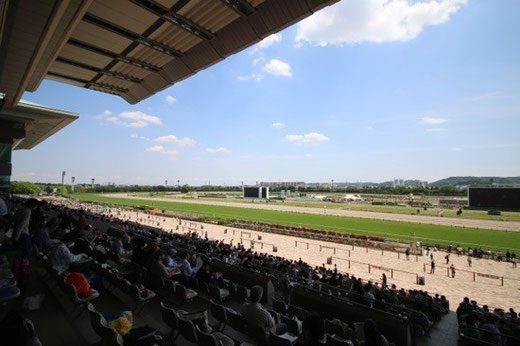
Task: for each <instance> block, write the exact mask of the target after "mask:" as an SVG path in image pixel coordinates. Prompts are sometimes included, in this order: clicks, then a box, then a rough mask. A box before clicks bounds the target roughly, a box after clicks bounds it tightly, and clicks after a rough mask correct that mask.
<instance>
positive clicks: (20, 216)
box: [13, 198, 38, 258]
mask: <svg viewBox="0 0 520 346" xmlns="http://www.w3.org/2000/svg"><path fill="white" fill-rule="evenodd" d="M37 206H38V200H36V199H34V198H31V199H29V200H27V202H25V206H23V207H21V208H20V209H18V210H17V211H16V213H15V215H14V226H13V229H14V232H13V240H14V241H19V242H20V243H21V245H22V258H29V256H30V255H31V253H32V241H31V236H30V233H29V224H30V222H31V213H32V210H33V209H35V208H36V207H37Z"/></svg>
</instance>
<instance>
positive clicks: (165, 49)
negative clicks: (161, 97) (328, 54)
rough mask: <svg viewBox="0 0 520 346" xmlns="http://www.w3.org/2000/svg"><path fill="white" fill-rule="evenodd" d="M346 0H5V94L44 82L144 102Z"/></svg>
mask: <svg viewBox="0 0 520 346" xmlns="http://www.w3.org/2000/svg"><path fill="white" fill-rule="evenodd" d="M337 1H338V0H283V1H281V0H110V1H104V0H68V1H57V0H42V1H32V0H18V1H7V0H0V35H1V37H0V39H1V40H2V41H0V71H1V72H2V73H1V74H0V92H3V93H5V94H6V106H14V105H15V104H16V103H17V102H18V101H19V100H20V98H21V96H22V94H23V92H24V91H26V90H27V91H34V90H36V89H37V88H38V86H39V84H40V83H41V81H42V80H43V78H48V79H53V80H57V81H60V82H64V83H68V84H72V85H76V86H79V87H83V88H87V89H92V90H97V91H101V92H104V93H109V94H114V95H118V96H121V97H122V98H124V99H125V100H126V101H127V102H129V103H132V104H134V103H137V102H139V101H141V100H143V99H145V98H147V97H149V96H151V95H153V94H155V93H156V92H158V91H160V90H162V89H164V88H166V87H169V86H171V85H173V84H175V83H177V82H179V81H181V80H183V79H185V78H187V77H189V76H191V75H193V74H195V73H197V72H198V71H200V70H203V69H205V68H207V67H209V66H211V65H213V64H215V63H217V62H219V61H221V60H222V59H224V58H226V57H228V56H230V55H232V54H234V53H237V52H239V51H241V50H243V49H245V48H247V47H249V46H251V45H252V44H254V43H256V42H258V41H260V40H262V39H263V38H265V37H267V36H269V35H271V34H273V33H275V32H278V31H280V30H282V29H284V28H285V27H287V26H289V25H291V24H293V23H295V22H297V21H299V20H301V19H303V18H305V17H307V16H309V15H311V14H312V13H313V12H315V11H317V10H319V9H321V8H323V7H325V6H328V5H331V4H333V3H335V2H337Z"/></svg>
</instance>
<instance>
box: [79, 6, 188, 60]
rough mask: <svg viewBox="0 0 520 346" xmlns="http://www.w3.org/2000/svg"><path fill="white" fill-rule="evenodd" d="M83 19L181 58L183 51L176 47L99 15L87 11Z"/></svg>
mask: <svg viewBox="0 0 520 346" xmlns="http://www.w3.org/2000/svg"><path fill="white" fill-rule="evenodd" d="M83 20H84V21H86V22H88V23H91V24H94V25H96V26H99V27H101V28H103V29H105V30H108V31H111V32H113V33H115V34H118V35H121V36H123V37H125V38H127V39H129V40H132V41H135V42H137V43H140V44H142V45H145V46H147V47H150V48H152V49H155V50H156V51H158V52H161V53H163V54H166V55H169V56H173V57H176V58H181V57H183V56H184V53H182V52H181V51H178V50H177V49H175V48H172V47H169V46H167V45H164V44H162V43H160V42H157V41H155V40H152V39H150V38H148V37H146V36H143V35H140V34H137V33H135V32H133V31H131V30H128V29H125V28H123V27H120V26H118V25H116V24H113V23H109V22H107V21H106V20H104V19H101V18H99V17H96V16H94V15H92V14H90V13H87V14H85V15H84V16H83Z"/></svg>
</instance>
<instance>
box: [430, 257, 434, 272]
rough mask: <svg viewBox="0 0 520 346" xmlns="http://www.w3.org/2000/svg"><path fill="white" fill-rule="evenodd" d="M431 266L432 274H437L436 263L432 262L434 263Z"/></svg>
mask: <svg viewBox="0 0 520 346" xmlns="http://www.w3.org/2000/svg"><path fill="white" fill-rule="evenodd" d="M430 266H431V269H430V274H435V261H434V260H432V263H431V264H430Z"/></svg>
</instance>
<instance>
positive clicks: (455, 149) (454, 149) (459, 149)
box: [451, 147, 463, 151]
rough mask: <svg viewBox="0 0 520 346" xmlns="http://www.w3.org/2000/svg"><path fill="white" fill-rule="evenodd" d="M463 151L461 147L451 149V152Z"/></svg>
mask: <svg viewBox="0 0 520 346" xmlns="http://www.w3.org/2000/svg"><path fill="white" fill-rule="evenodd" d="M462 150H463V149H462V148H460V147H451V151H462Z"/></svg>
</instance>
